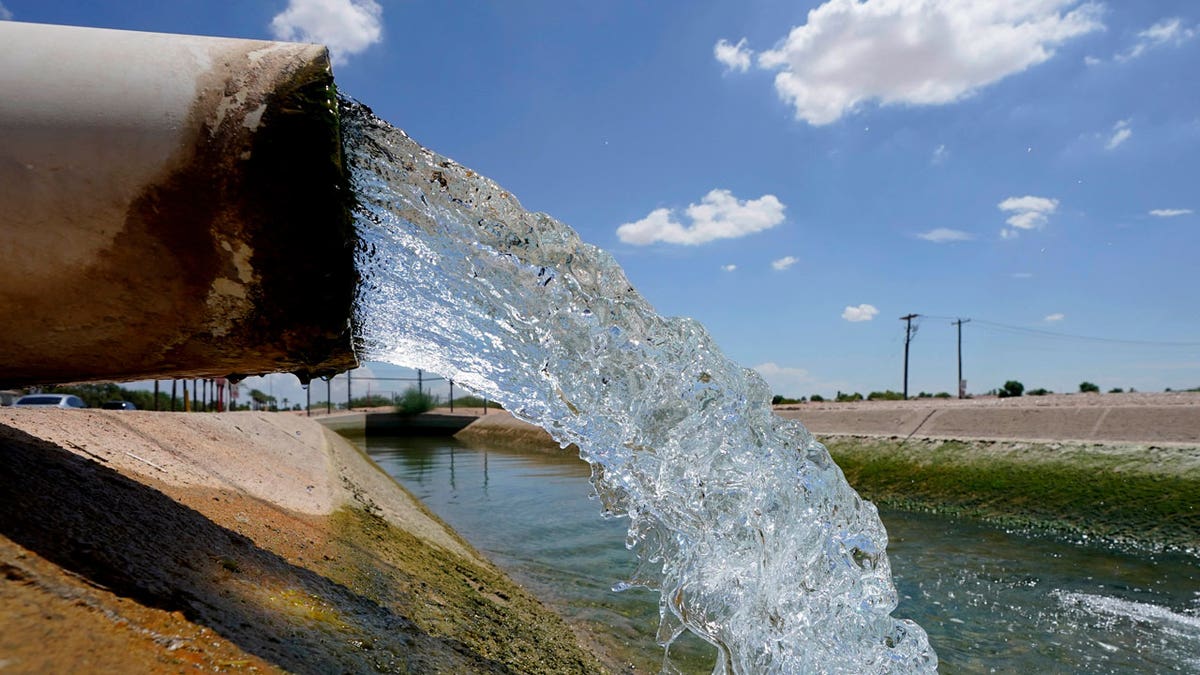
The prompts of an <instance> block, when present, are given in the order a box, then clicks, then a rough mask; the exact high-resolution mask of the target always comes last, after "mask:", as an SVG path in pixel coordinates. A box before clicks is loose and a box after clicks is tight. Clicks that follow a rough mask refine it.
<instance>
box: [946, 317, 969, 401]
mask: <svg viewBox="0 0 1200 675" xmlns="http://www.w3.org/2000/svg"><path fill="white" fill-rule="evenodd" d="M970 322H971V320H970V319H959V320H958V321H953V322H951V324H950V325H952V326H958V397H959V398H966V397H967V387H966V383H965V382H963V379H962V325H963V324H964V323H970Z"/></svg>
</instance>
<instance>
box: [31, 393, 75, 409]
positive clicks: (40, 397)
mask: <svg viewBox="0 0 1200 675" xmlns="http://www.w3.org/2000/svg"><path fill="white" fill-rule="evenodd" d="M13 407H14V408H86V407H87V404H86V403H84V402H83V399H81V398H79V397H78V396H74V395H72V394H26V395H25V396H22V397H21V398H19V399H17V402H16V403H13Z"/></svg>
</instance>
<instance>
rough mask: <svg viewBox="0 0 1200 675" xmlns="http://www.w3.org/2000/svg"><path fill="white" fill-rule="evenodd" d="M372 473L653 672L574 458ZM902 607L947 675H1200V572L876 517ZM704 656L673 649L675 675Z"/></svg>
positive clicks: (635, 604)
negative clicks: (387, 478) (885, 536)
mask: <svg viewBox="0 0 1200 675" xmlns="http://www.w3.org/2000/svg"><path fill="white" fill-rule="evenodd" d="M367 450H368V452H369V453H370V455H371V457H372V458H373V459H374V460H375V461H376V462H377V463H379V465H380V466H381V467H383V469H384V470H385V471H387V472H388V473H389V474H391V475H392V476H393V477H395V478H396V480H397V481H399V482H400V483H401V484H402V485H404V486H405V487H406V488H408V489H409V490H410V491H411V492H413V493H414V494H415V495H416V496H417V497H419V498H420V499H421V500H422V501H424V502H425V504H426V505H428V506H429V508H430V509H432V510H433V511H434V512H435V513H436V514H438V516H440V517H441V518H442V519H443V520H445V521H446V522H447V523H449V525H450V526H451V527H453V528H454V529H455V530H457V531H458V532H459V534H461V535H462V536H463V537H465V538H466V539H467V540H468V541H470V542H471V544H472V545H474V546H475V547H476V548H477V549H479V550H480V551H482V552H483V553H484V554H486V555H487V556H488V557H489V558H491V559H492V560H493V561H494V562H495V563H496V564H497V565H498V566H499V567H501V568H502V569H503V570H504V571H505V572H507V573H508V574H509V575H510V576H511V577H513V578H514V579H515V580H516V581H518V582H519V583H521V584H522V585H524V586H525V587H526V588H528V589H529V590H530V591H532V592H533V593H534V594H535V595H537V596H538V597H540V598H541V599H542V600H543V601H544V602H546V603H547V604H548V605H550V606H551V607H553V608H554V609H555V610H556V611H558V612H559V613H560V614H561V615H563V616H564V617H565V618H566V619H567V620H568V621H570V622H571V623H572V624H574V625H576V626H577V627H579V628H580V629H581V630H582V631H583V632H584V633H585V634H588V635H591V636H593V638H594V639H595V640H596V641H597V642H598V643H599V647H600V649H601V651H603V652H605V653H607V654H608V655H609V656H610V657H611V658H612V659H614V660H615V661H617V662H619V663H622V664H626V666H625V669H626V670H628V671H630V672H639V673H641V672H658V669H659V666H660V664H661V657H662V650H661V648H659V647H658V646H657V645H656V644H655V631H656V629H657V626H658V594H657V593H656V592H651V591H647V590H644V589H633V590H628V591H624V592H621V593H616V592H613V591H612V587H613V586H614V585H616V584H617V583H619V582H621V581H622V580H624V579H625V578H626V577H627V576H628V575H629V574H631V573H632V571H633V568H634V557H633V554H632V553H630V552H628V551H626V550H625V548H624V541H625V521H624V520H619V519H618V520H605V519H603V518H602V517H601V516H600V506H599V504H598V503H597V502H596V501H594V500H591V499H590V498H589V495H590V494H591V486H590V485H589V484H588V477H589V475H590V471H589V468H588V466H587V464H585V463H584V462H583V461H581V460H580V459H579V458H578V457H576V456H574V455H573V454H572V453H571V452H568V451H562V452H547V451H544V450H526V451H522V450H514V449H510V448H505V449H499V448H496V449H492V448H484V447H482V446H478V445H472V446H467V445H464V444H461V443H459V442H457V441H455V440H453V439H446V438H437V439H427V438H372V439H370V440H369V441H368V442H367ZM882 516H883V521H884V523H885V525H886V526H887V528H888V533H889V536H890V538H891V543H890V545H889V547H888V553H889V556H890V558H891V562H892V569H893V572H894V574H895V578H896V586H897V589H898V590H899V592H900V595H901V601H900V606H899V608H898V609H897V610H896V613H895V614H896V615H897V616H899V617H903V618H909V619H913V620H915V621H916V622H917V623H918V624H920V625H921V626H922V627H923V628H924V629H925V630H926V631H927V632H928V633H929V638H930V641H931V642H932V644H933V646H934V648H935V649H936V650H937V652H938V657H939V659H940V664H941V667H940V669H939V670H940V671H941V672H943V673H956V672H968V673H989V672H996V673H1012V672H1025V673H1151V672H1153V673H1160V672H1192V673H1200V560H1198V559H1197V558H1195V557H1191V556H1185V555H1176V554H1171V555H1149V554H1131V553H1127V552H1120V551H1114V550H1110V549H1106V548H1103V547H1099V546H1090V545H1087V544H1086V543H1079V542H1065V541H1060V540H1056V539H1053V538H1046V537H1029V536H1023V535H1020V534H1013V533H1008V532H1004V531H1002V530H999V529H995V528H991V527H988V526H985V525H980V524H977V523H972V522H968V521H962V520H953V519H947V518H941V517H935V516H926V515H915V514H910V513H902V512H889V511H885V512H883V513H882ZM713 654H714V650H713V649H712V648H711V647H709V646H708V645H707V644H705V643H704V642H702V641H700V640H698V639H695V638H689V639H681V640H679V641H677V642H676V643H675V645H674V646H673V647H672V650H671V658H672V661H673V662H674V663H675V665H676V667H678V668H680V669H681V670H682V671H683V672H685V673H707V672H709V671H710V670H711V668H712V662H713Z"/></svg>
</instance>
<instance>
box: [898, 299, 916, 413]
mask: <svg viewBox="0 0 1200 675" xmlns="http://www.w3.org/2000/svg"><path fill="white" fill-rule="evenodd" d="M918 316H921V315H920V314H909V315H908V316H902V317H900V320H901V321H903V322H904V400H905V401H907V400H908V343H910V342H912V336H913V328H912V320H913V319H915V318H917V317H918Z"/></svg>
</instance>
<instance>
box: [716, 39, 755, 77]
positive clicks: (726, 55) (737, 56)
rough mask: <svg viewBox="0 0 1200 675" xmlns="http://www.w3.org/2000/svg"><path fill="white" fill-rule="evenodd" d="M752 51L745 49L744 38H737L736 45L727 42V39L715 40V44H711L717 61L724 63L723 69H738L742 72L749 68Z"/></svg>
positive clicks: (728, 70) (729, 70) (727, 70)
mask: <svg viewBox="0 0 1200 675" xmlns="http://www.w3.org/2000/svg"><path fill="white" fill-rule="evenodd" d="M753 55H754V52H753V51H751V50H749V49H746V39H745V38H742V39H741V40H738V43H737V44H736V45H734V44H729V41H728V40H724V39H722V40H717V44H715V45H713V56H715V57H716V58H717V60H718V61H720V62H721V63H723V64H725V71H726V72H731V71H734V70H736V71H738V72H739V73H744V72H746V71H747V70H750V59H751V57H752V56H753Z"/></svg>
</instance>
